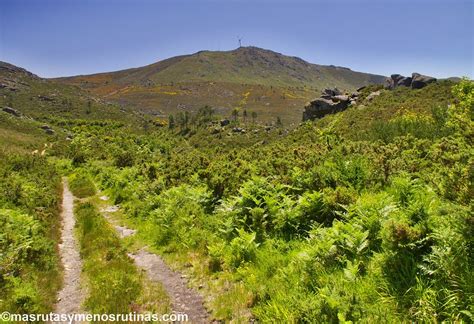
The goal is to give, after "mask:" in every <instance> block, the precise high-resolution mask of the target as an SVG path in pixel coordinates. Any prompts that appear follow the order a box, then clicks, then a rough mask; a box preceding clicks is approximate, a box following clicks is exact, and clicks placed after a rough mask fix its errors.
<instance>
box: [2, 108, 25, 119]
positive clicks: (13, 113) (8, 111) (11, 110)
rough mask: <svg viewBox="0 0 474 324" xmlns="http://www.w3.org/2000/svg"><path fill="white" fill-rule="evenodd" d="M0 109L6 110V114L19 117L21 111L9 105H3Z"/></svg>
mask: <svg viewBox="0 0 474 324" xmlns="http://www.w3.org/2000/svg"><path fill="white" fill-rule="evenodd" d="M2 110H3V111H4V112H6V113H7V114H10V115H13V116H15V117H21V113H20V112H19V111H18V110H16V109H13V108H11V107H3V109H2Z"/></svg>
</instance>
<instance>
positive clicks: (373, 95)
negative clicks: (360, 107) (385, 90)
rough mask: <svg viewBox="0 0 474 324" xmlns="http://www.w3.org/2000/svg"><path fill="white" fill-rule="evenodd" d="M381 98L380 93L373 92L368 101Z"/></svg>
mask: <svg viewBox="0 0 474 324" xmlns="http://www.w3.org/2000/svg"><path fill="white" fill-rule="evenodd" d="M378 96H380V91H374V92H371V93H370V94H369V95H368V96H367V98H366V99H367V100H368V101H372V100H373V99H374V98H375V97H378Z"/></svg>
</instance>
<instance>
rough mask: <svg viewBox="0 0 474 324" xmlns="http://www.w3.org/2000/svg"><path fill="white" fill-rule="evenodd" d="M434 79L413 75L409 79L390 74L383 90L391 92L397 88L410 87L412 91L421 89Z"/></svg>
mask: <svg viewBox="0 0 474 324" xmlns="http://www.w3.org/2000/svg"><path fill="white" fill-rule="evenodd" d="M435 81H436V78H433V77H430V76H426V75H422V74H419V73H413V74H412V75H411V77H405V76H403V75H400V74H392V75H391V76H390V78H388V79H386V80H385V89H389V90H393V89H395V88H397V87H411V88H412V89H421V88H423V87H425V86H426V85H428V84H429V83H431V82H435Z"/></svg>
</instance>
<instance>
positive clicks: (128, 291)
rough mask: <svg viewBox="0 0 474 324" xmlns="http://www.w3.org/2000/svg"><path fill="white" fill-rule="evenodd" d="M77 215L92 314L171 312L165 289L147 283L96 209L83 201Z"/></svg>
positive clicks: (86, 302) (88, 308) (89, 307)
mask: <svg viewBox="0 0 474 324" xmlns="http://www.w3.org/2000/svg"><path fill="white" fill-rule="evenodd" d="M75 213H76V217H77V231H78V234H79V241H80V245H81V255H82V257H83V259H84V272H85V274H86V277H87V280H88V287H89V295H88V297H87V299H86V301H85V306H86V309H87V310H89V311H90V312H93V313H128V312H145V311H152V312H156V313H166V312H169V310H170V309H169V299H168V297H167V296H166V293H165V292H164V290H163V288H162V287H161V286H158V285H156V284H150V283H148V282H146V281H145V278H144V277H143V276H142V274H141V273H140V272H139V271H138V270H137V268H136V267H135V265H134V263H133V261H132V260H131V259H130V258H129V257H128V256H127V251H126V249H125V248H124V247H123V246H122V245H121V242H120V239H119V238H118V237H117V235H116V233H115V231H114V229H113V228H112V226H111V225H110V224H109V223H108V222H107V221H106V220H105V219H104V217H103V216H102V215H101V214H100V213H99V212H98V211H97V208H96V207H95V206H94V205H93V204H92V203H90V202H83V203H80V204H79V205H77V206H76V208H75Z"/></svg>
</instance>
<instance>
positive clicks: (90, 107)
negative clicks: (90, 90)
mask: <svg viewBox="0 0 474 324" xmlns="http://www.w3.org/2000/svg"><path fill="white" fill-rule="evenodd" d="M91 112H92V101H90V100H89V101H87V108H86V114H90V113H91Z"/></svg>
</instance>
